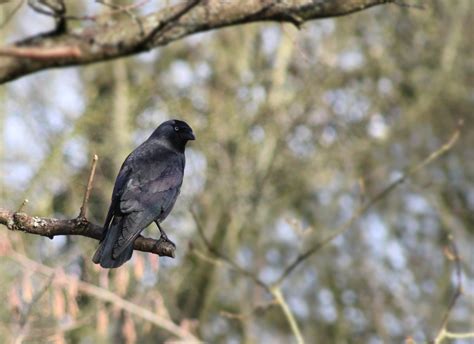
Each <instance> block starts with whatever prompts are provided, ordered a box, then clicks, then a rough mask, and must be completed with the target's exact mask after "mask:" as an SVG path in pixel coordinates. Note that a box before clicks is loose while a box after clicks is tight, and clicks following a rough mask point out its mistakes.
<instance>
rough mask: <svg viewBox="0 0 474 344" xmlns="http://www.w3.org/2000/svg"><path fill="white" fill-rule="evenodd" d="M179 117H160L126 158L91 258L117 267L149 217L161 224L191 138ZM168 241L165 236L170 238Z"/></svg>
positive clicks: (178, 186) (171, 203)
mask: <svg viewBox="0 0 474 344" xmlns="http://www.w3.org/2000/svg"><path fill="white" fill-rule="evenodd" d="M194 139H195V137H194V134H193V130H192V129H191V127H190V126H189V125H188V124H187V123H186V122H183V121H179V120H170V121H166V122H163V123H162V124H161V125H160V126H159V127H158V128H157V129H156V130H155V131H154V132H153V133H152V134H151V136H150V137H149V138H148V139H147V140H146V141H145V142H143V143H142V144H141V145H140V146H138V147H137V148H136V149H135V150H134V151H133V152H132V153H130V155H129V156H128V157H127V158H126V159H125V161H124V163H123V164H122V167H121V168H120V172H119V174H118V176H117V179H116V180H115V186H114V191H113V193H112V202H111V204H110V208H109V212H108V214H107V218H106V220H105V224H104V237H103V239H102V241H101V243H100V246H99V248H98V249H97V251H96V252H95V254H94V258H92V260H93V262H94V263H96V264H100V266H102V267H103V268H117V267H119V266H121V265H122V264H123V263H125V262H126V261H127V260H129V259H130V258H131V257H132V253H133V243H134V241H135V239H136V238H137V237H138V236H139V235H140V233H141V232H142V230H143V229H145V228H146V227H147V226H148V225H150V224H151V223H152V222H155V223H156V225H157V226H158V228H159V230H160V233H161V238H162V239H164V240H168V238H167V237H166V234H165V232H164V231H163V230H162V229H161V227H160V222H161V221H163V220H164V219H165V218H166V217H167V216H168V214H169V213H170V211H171V209H173V206H174V203H175V202H176V198H177V197H178V195H179V191H180V189H181V184H182V183H183V174H184V165H185V156H184V148H185V146H186V143H187V142H188V141H189V140H194ZM168 241H169V240H168Z"/></svg>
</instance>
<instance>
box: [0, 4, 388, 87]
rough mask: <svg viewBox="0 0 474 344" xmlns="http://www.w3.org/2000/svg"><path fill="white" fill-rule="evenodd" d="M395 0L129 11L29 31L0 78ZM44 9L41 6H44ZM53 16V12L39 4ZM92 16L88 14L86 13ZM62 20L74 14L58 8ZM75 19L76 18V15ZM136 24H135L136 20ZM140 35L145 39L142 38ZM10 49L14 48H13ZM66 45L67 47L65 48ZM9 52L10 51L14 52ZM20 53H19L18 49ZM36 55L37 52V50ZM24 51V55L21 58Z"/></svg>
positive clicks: (1, 62)
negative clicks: (71, 26) (75, 25)
mask: <svg viewBox="0 0 474 344" xmlns="http://www.w3.org/2000/svg"><path fill="white" fill-rule="evenodd" d="M393 1H394V0H322V1H317V2H315V1H312V0H291V1H278V0H268V1H257V0H246V1H241V0H227V1H197V0H191V1H187V2H184V3H183V2H182V3H179V4H176V5H172V6H168V7H165V8H163V9H161V10H160V11H157V12H154V13H151V14H149V15H145V16H136V17H135V16H134V15H133V16H132V19H133V20H132V21H131V20H130V18H128V16H126V17H124V18H120V17H119V18H117V19H116V20H114V21H109V22H107V23H106V25H105V24H104V23H100V22H99V21H94V20H93V21H92V25H88V26H81V27H78V28H76V29H74V30H68V29H66V25H64V27H65V28H64V29H63V30H62V31H61V30H58V27H57V29H56V31H54V32H52V33H49V34H41V35H36V36H32V37H29V38H26V39H23V40H21V41H18V42H16V43H14V44H12V45H10V46H7V47H3V48H2V50H3V51H4V54H3V56H8V57H6V58H3V59H0V83H4V82H7V81H10V80H14V79H16V78H19V77H21V76H24V75H27V74H30V73H34V72H36V71H40V70H44V69H48V68H54V67H63V66H73V65H76V66H77V65H84V64H88V63H93V62H98V61H105V60H109V59H113V58H118V57H123V56H128V55H132V54H137V53H140V52H144V51H148V50H150V49H152V48H156V47H159V46H164V45H166V44H169V43H171V42H173V41H176V40H179V39H181V38H183V37H186V36H189V35H192V34H194V33H197V32H203V31H209V30H213V29H218V28H221V27H225V26H232V25H240V24H246V23H254V22H260V21H276V22H290V23H293V24H295V25H297V26H300V25H302V24H303V23H304V22H306V21H309V20H314V19H320V18H328V17H336V16H342V15H347V14H350V13H354V12H357V11H361V10H364V9H367V8H370V7H373V6H376V5H381V4H386V3H391V2H393ZM43 10H44V9H43ZM44 11H46V12H48V15H51V16H53V17H55V19H58V18H57V17H58V14H57V11H56V12H52V11H51V10H44ZM90 18H93V17H91V16H89V17H87V19H90ZM60 19H64V20H66V21H67V20H70V19H73V18H72V17H69V18H68V16H67V15H65V14H64V13H63V14H61V18H60ZM74 19H81V17H76V18H74ZM137 22H138V23H140V24H141V25H136V23H137ZM144 37H145V39H144ZM58 47H60V48H63V49H65V48H70V49H71V50H70V51H68V54H64V55H63V56H61V54H52V52H53V51H54V50H53V49H56V48H58ZM19 48H22V49H28V48H29V49H35V50H33V51H34V52H37V54H39V52H41V51H44V49H47V53H46V52H45V53H44V54H46V55H48V56H47V58H46V57H45V58H38V57H36V58H35V57H34V55H35V54H31V53H30V54H28V53H25V52H24V51H23V52H22V51H19V50H15V49H19ZM12 49H13V50H12ZM66 51H67V50H66ZM13 52H14V53H13ZM22 53H23V54H22ZM39 55H41V54H39ZM26 57H29V58H26Z"/></svg>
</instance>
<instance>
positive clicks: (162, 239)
mask: <svg viewBox="0 0 474 344" xmlns="http://www.w3.org/2000/svg"><path fill="white" fill-rule="evenodd" d="M159 241H164V242H167V243H170V244H171V245H172V246H173V247H174V248H176V245H175V243H174V242H172V241H171V240H170V239H168V236H167V235H166V234H164V233H161V236H160V239H159Z"/></svg>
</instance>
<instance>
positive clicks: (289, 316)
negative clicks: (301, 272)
mask: <svg viewBox="0 0 474 344" xmlns="http://www.w3.org/2000/svg"><path fill="white" fill-rule="evenodd" d="M270 292H271V293H272V295H273V296H274V297H275V300H276V302H277V303H278V305H279V306H280V308H281V309H282V311H283V313H284V314H285V317H286V320H287V321H288V323H289V324H290V327H291V331H292V332H293V334H294V336H295V339H296V342H297V343H298V344H304V339H303V335H302V334H301V330H300V328H299V326H298V323H297V322H296V319H295V316H294V315H293V312H292V311H291V309H290V307H289V306H288V304H287V303H286V300H285V298H284V297H283V294H282V292H281V289H280V287H279V286H274V287H272V288H271V289H270Z"/></svg>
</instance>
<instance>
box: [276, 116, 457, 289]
mask: <svg viewBox="0 0 474 344" xmlns="http://www.w3.org/2000/svg"><path fill="white" fill-rule="evenodd" d="M462 126H463V121H462V120H460V121H459V122H458V126H457V128H456V130H455V131H454V133H453V134H452V135H451V137H450V138H449V139H448V141H447V142H446V143H445V144H443V145H442V146H441V147H440V148H438V149H437V150H435V151H434V152H432V153H431V154H430V155H429V156H428V157H426V158H425V159H424V160H422V161H421V162H419V163H418V164H415V165H414V166H412V167H411V168H409V169H408V170H407V171H406V172H405V173H404V174H402V175H401V176H400V177H399V178H397V179H396V180H395V181H393V182H392V183H390V184H389V185H388V186H387V187H385V188H384V189H382V190H381V191H380V192H378V193H377V194H376V195H375V196H374V197H372V198H371V199H370V200H369V201H368V202H367V203H366V204H365V205H363V206H361V207H360V208H359V209H358V210H357V211H356V212H355V213H354V215H353V216H352V217H351V219H350V220H349V221H348V222H346V223H345V224H343V225H342V226H341V227H339V228H338V229H336V230H335V232H334V233H333V234H331V235H329V236H328V237H327V238H325V239H323V240H322V241H320V242H317V243H316V244H314V245H313V246H312V247H310V248H309V249H307V250H306V251H305V252H303V253H301V254H300V255H298V256H297V257H296V258H295V260H294V261H293V262H292V263H291V264H290V265H288V266H287V267H286V269H285V270H284V271H283V273H282V274H281V276H280V278H278V280H277V281H276V283H275V284H276V285H279V284H281V283H282V282H283V281H284V280H285V278H287V277H288V276H289V275H290V274H291V273H292V272H293V271H294V270H295V269H296V268H297V267H298V266H299V265H300V264H301V263H302V262H303V261H305V260H306V259H308V258H309V257H311V256H312V255H313V254H314V253H316V252H317V251H319V250H320V249H321V248H322V247H324V246H326V245H327V244H329V243H330V242H331V241H333V240H334V239H335V238H337V237H338V236H340V235H342V234H344V233H345V232H347V231H348V230H349V229H351V228H352V226H353V225H354V223H355V222H357V221H358V220H359V219H360V218H361V217H362V216H363V215H364V214H365V213H366V212H367V211H368V210H369V209H370V208H372V206H374V205H375V204H376V203H378V202H379V201H381V200H382V199H384V198H385V197H386V196H387V195H388V194H390V192H392V191H393V190H394V189H395V188H396V187H397V186H399V185H400V184H402V183H403V182H404V181H405V180H406V179H408V178H410V177H412V176H414V175H415V174H416V173H418V172H419V171H420V170H422V169H423V168H424V167H426V166H427V165H429V164H430V163H432V162H433V161H435V160H436V159H438V158H439V157H441V156H442V155H443V154H445V153H446V152H448V151H449V150H450V149H451V148H452V147H453V146H454V144H455V143H456V142H457V141H458V140H459V137H460V135H461V128H462Z"/></svg>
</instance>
